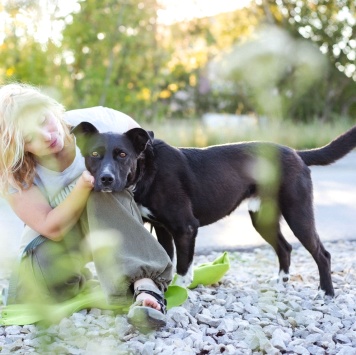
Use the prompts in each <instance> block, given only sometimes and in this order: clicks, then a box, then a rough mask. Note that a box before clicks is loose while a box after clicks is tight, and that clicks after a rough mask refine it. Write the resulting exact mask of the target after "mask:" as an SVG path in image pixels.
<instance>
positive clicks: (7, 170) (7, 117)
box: [0, 83, 71, 194]
mask: <svg viewBox="0 0 356 355" xmlns="http://www.w3.org/2000/svg"><path fill="white" fill-rule="evenodd" d="M34 109H35V110H37V109H38V110H42V109H48V110H50V111H51V112H52V113H53V114H54V115H55V117H57V119H58V120H59V122H60V124H61V125H62V127H63V129H64V132H65V136H66V138H67V139H68V140H70V139H71V137H70V132H69V128H68V125H67V124H66V123H65V121H64V119H63V113H64V107H63V106H62V105H61V104H60V103H58V102H57V101H56V100H54V99H52V98H51V97H49V96H47V95H45V94H43V93H41V92H40V90H39V89H38V88H36V87H33V86H31V85H27V84H20V83H14V84H8V85H3V86H1V87H0V194H6V193H7V192H8V189H9V187H10V186H13V187H14V188H16V189H18V190H23V189H26V188H28V187H30V186H31V185H32V184H33V179H34V177H35V173H36V170H35V165H36V162H35V159H34V156H33V155H32V154H31V153H27V152H25V149H24V147H25V142H24V137H23V135H22V132H21V129H20V124H21V119H22V118H24V117H26V115H27V114H28V112H29V110H34ZM28 117H33V115H29V116H28Z"/></svg>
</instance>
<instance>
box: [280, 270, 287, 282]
mask: <svg viewBox="0 0 356 355" xmlns="http://www.w3.org/2000/svg"><path fill="white" fill-rule="evenodd" d="M289 280H290V275H289V274H287V273H286V272H284V271H283V270H281V271H280V272H279V274H278V282H279V283H281V284H285V283H287V282H288V281H289Z"/></svg>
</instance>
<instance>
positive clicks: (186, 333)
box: [0, 241, 356, 355]
mask: <svg viewBox="0 0 356 355" xmlns="http://www.w3.org/2000/svg"><path fill="white" fill-rule="evenodd" d="M324 244H325V247H326V248H327V250H328V251H329V252H330V253H331V255H332V270H333V275H332V278H333V281H334V286H335V293H336V296H335V298H333V299H331V300H330V299H329V298H327V297H324V296H323V295H322V293H320V292H319V291H318V277H316V276H318V275H317V274H316V266H315V262H314V260H313V259H312V257H311V256H310V255H309V254H308V253H307V252H306V250H305V249H304V248H302V247H299V246H298V245H295V246H294V250H293V253H292V266H291V280H290V281H289V282H288V283H287V284H285V285H283V284H278V283H276V281H275V280H276V273H277V270H278V263H277V259H276V256H275V254H274V252H273V250H272V249H271V248H270V247H268V246H266V247H260V248H256V249H254V250H250V251H239V252H236V251H230V252H229V256H230V261H231V269H230V270H229V271H228V273H227V274H226V275H225V276H224V277H223V279H222V280H221V281H220V283H219V284H215V285H211V286H202V285H199V286H198V287H196V288H195V289H193V290H189V291H188V293H189V299H188V301H187V302H186V303H185V304H184V305H182V306H180V307H175V308H172V309H170V310H169V311H168V314H167V326H166V327H165V328H163V329H161V330H159V331H155V332H152V333H149V334H140V333H139V332H137V331H136V330H135V329H134V328H133V327H132V326H131V325H129V324H128V322H127V319H126V316H123V315H114V314H113V312H112V311H104V310H100V309H97V308H94V309H91V310H89V311H87V310H82V311H80V312H78V313H75V314H73V315H71V316H70V317H68V318H64V319H62V320H61V321H60V322H59V323H58V324H54V325H51V326H50V327H48V328H45V329H44V328H40V327H37V326H35V325H26V326H7V327H0V354H10V353H11V354H41V353H43V354H47V353H51V354H73V355H85V354H96V353H100V354H103V355H106V354H107V355H110V354H118V355H121V354H122V355H123V354H142V355H151V354H161V355H170V354H177V355H193V354H212V355H213V354H226V355H229V354H233V355H239V354H241V355H245V354H266V355H278V354H281V353H290V354H300V355H304V354H305V355H307V354H308V355H309V354H312V355H324V354H329V355H356V263H355V262H354V255H355V251H356V241H338V242H325V243H324ZM219 255H220V253H217V252H210V253H208V254H205V255H197V256H196V257H195V261H194V262H195V264H196V265H197V264H202V263H206V262H209V261H212V260H214V259H215V258H216V257H218V256H219ZM6 283H7V280H0V291H1V289H2V288H3V287H4V286H5V285H6Z"/></svg>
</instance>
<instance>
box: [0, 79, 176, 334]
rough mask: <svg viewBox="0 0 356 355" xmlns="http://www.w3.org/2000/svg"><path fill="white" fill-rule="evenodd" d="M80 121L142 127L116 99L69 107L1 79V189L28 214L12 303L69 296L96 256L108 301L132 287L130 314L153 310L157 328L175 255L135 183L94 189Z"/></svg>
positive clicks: (150, 316) (121, 128)
mask: <svg viewBox="0 0 356 355" xmlns="http://www.w3.org/2000/svg"><path fill="white" fill-rule="evenodd" d="M81 121H88V122H91V123H93V124H94V125H95V126H96V127H97V128H98V129H99V131H102V132H104V131H114V132H117V133H123V132H125V131H127V130H129V129H131V128H134V127H139V125H138V124H137V122H135V121H134V120H133V119H132V118H130V117H129V116H127V115H125V114H123V113H121V112H118V111H115V110H112V109H109V108H104V107H93V108H88V109H80V110H74V111H68V112H64V108H63V106H62V105H60V104H59V103H58V102H57V101H55V100H53V99H52V98H50V97H49V96H47V95H44V94H43V93H41V92H40V91H39V90H38V89H37V88H35V87H32V86H29V85H24V84H9V85H4V86H2V87H1V88H0V152H1V154H0V192H1V193H2V195H3V196H4V197H5V198H6V200H7V201H8V203H9V204H10V206H11V208H12V209H13V210H14V212H15V213H16V214H17V215H18V216H19V218H20V219H21V220H22V221H23V222H24V224H25V228H24V232H23V234H22V237H21V247H20V253H21V262H20V263H19V267H18V270H17V271H16V272H14V275H13V276H12V278H11V280H10V285H9V291H8V297H7V303H23V302H33V301H36V302H41V301H43V302H51V301H52V302H53V301H63V300H66V299H69V298H71V297H73V296H75V295H76V294H78V293H79V292H80V291H81V290H82V289H83V288H84V287H85V285H86V281H87V280H88V279H89V278H90V275H88V271H87V269H86V268H85V265H86V263H87V262H88V261H90V260H93V261H94V264H95V267H96V271H97V274H98V279H99V281H100V284H101V287H102V288H103V290H104V292H105V294H106V296H107V300H108V302H109V303H120V302H123V301H124V300H125V299H126V297H127V296H128V294H129V292H128V291H130V290H131V291H133V292H134V297H135V299H136V302H135V303H134V304H133V305H132V306H131V309H130V312H129V314H128V319H129V321H131V323H133V324H136V325H138V326H139V325H141V324H142V323H141V321H142V316H144V317H145V319H146V320H147V322H148V326H150V327H153V328H158V327H160V326H163V325H165V303H164V298H163V292H164V291H165V290H166V289H167V286H168V284H169V282H170V281H171V278H172V265H171V261H170V259H169V257H168V255H167V254H166V252H165V250H164V249H163V248H162V247H161V245H160V244H159V243H158V242H157V240H156V239H155V238H154V237H153V236H152V235H151V234H150V233H149V232H148V231H147V230H146V228H145V227H144V226H143V223H142V219H141V216H140V213H139V211H138V208H137V206H136V204H135V202H134V200H133V196H132V194H131V193H130V191H126V190H125V191H123V192H120V193H102V192H92V188H93V182H94V177H93V176H91V174H90V173H89V172H88V171H86V170H85V165H84V159H83V157H82V156H81V154H80V151H79V149H78V148H77V146H76V143H75V137H73V135H71V134H70V127H72V126H75V125H77V124H78V123H80V122H81Z"/></svg>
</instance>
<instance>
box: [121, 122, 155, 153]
mask: <svg viewBox="0 0 356 355" xmlns="http://www.w3.org/2000/svg"><path fill="white" fill-rule="evenodd" d="M125 135H126V136H127V137H128V138H129V139H130V141H131V142H132V144H133V146H134V148H135V149H136V152H137V153H138V154H140V153H142V152H143V151H144V150H145V149H146V147H147V144H148V143H150V142H152V140H151V137H150V135H149V133H148V132H147V131H145V130H144V129H143V128H132V129H130V130H129V131H127V132H126V133H125Z"/></svg>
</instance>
